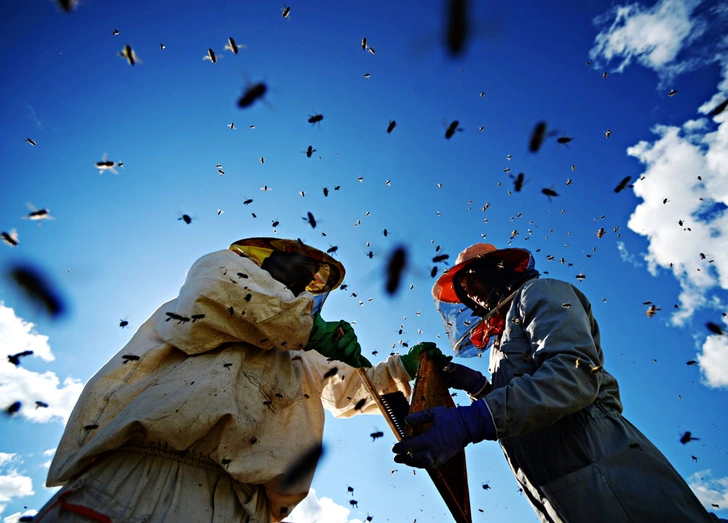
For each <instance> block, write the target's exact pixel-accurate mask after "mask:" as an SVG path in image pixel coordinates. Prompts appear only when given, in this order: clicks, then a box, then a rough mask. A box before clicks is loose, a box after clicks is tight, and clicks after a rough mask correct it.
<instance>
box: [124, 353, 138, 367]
mask: <svg viewBox="0 0 728 523" xmlns="http://www.w3.org/2000/svg"><path fill="white" fill-rule="evenodd" d="M121 359H122V360H124V362H123V365H126V364H127V363H129V362H130V361H139V360H140V359H141V358H140V357H139V356H137V355H136V354H124V355H123V356H122V357H121Z"/></svg>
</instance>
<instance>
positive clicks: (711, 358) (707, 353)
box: [698, 334, 728, 505]
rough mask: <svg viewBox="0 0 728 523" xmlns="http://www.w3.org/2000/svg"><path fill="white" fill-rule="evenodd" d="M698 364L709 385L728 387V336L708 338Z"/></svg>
mask: <svg viewBox="0 0 728 523" xmlns="http://www.w3.org/2000/svg"><path fill="white" fill-rule="evenodd" d="M698 363H699V364H700V369H701V371H702V373H703V378H704V379H705V382H706V384H707V385H709V386H710V387H728V336H726V335H725V334H723V335H711V336H708V337H707V338H706V339H705V342H704V343H703V352H702V353H701V354H698ZM727 505H728V504H727Z"/></svg>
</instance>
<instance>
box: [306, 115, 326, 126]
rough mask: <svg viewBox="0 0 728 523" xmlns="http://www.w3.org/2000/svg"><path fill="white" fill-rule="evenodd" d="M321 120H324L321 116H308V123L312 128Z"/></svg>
mask: <svg viewBox="0 0 728 523" xmlns="http://www.w3.org/2000/svg"><path fill="white" fill-rule="evenodd" d="M323 119H324V115H323V114H317V113H314V114H310V115H308V123H310V124H311V127H313V126H314V125H316V124H317V123H319V122H320V121H321V120H323Z"/></svg>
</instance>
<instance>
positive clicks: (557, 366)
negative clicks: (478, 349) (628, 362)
mask: <svg viewBox="0 0 728 523" xmlns="http://www.w3.org/2000/svg"><path fill="white" fill-rule="evenodd" d="M515 299H517V300H518V303H517V304H516V306H517V307H518V316H519V317H520V318H521V320H522V327H523V331H524V333H525V336H526V338H527V339H526V340H514V341H515V342H518V341H520V342H521V343H524V342H526V343H528V342H530V345H531V349H532V351H533V359H534V363H535V364H536V366H537V367H538V368H537V370H536V372H534V373H533V375H531V376H528V375H524V376H521V377H517V378H514V379H513V380H511V382H510V383H509V384H508V385H507V386H505V387H501V388H498V389H495V390H493V391H491V392H490V393H489V394H488V395H487V396H485V399H484V401H485V403H486V404H487V406H488V409H489V411H490V413H491V415H492V418H493V421H494V424H495V428H496V432H497V437H498V438H502V437H508V436H517V435H523V434H528V433H530V432H533V431H535V430H539V429H542V428H545V427H548V426H550V425H552V424H554V423H555V422H556V421H558V420H559V419H561V418H563V417H565V416H568V415H569V414H572V413H574V412H577V411H579V410H581V409H583V408H584V407H586V406H588V405H590V404H591V403H592V402H593V401H594V399H595V398H596V397H597V394H598V392H599V387H600V384H601V380H602V376H603V375H602V373H601V372H600V369H601V365H602V363H603V361H602V355H601V351H600V349H599V348H598V347H597V346H596V343H595V341H594V336H593V333H592V322H591V311H590V310H588V308H590V306H589V304H588V302H586V301H585V302H582V301H581V300H580V298H579V296H578V295H577V294H576V293H575V292H574V289H573V287H572V286H571V285H569V284H568V283H565V282H560V281H557V280H535V281H533V283H529V284H527V286H526V288H525V289H524V290H523V291H522V292H520V293H519V294H517V295H516V298H515ZM564 304H570V305H571V306H570V307H568V306H564ZM511 339H513V338H511ZM501 349H502V350H504V352H507V346H503V347H501ZM577 361H578V362H579V363H577Z"/></svg>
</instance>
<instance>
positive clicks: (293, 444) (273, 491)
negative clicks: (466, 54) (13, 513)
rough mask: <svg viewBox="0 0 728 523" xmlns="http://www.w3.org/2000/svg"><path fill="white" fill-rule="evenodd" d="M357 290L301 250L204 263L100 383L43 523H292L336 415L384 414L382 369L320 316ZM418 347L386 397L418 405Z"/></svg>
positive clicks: (69, 446) (66, 445)
mask: <svg viewBox="0 0 728 523" xmlns="http://www.w3.org/2000/svg"><path fill="white" fill-rule="evenodd" d="M343 279H344V267H343V266H342V265H341V264H340V263H339V262H338V261H336V260H335V259H333V258H332V257H331V256H329V255H327V254H325V253H323V252H321V251H319V250H317V249H314V248H312V247H309V246H307V245H304V244H303V243H300V242H299V241H294V240H283V239H276V238H249V239H244V240H240V241H238V242H235V243H234V244H233V245H231V246H230V248H229V249H226V250H222V251H218V252H213V253H211V254H207V255H205V256H203V257H202V258H200V259H199V260H197V261H196V262H195V263H194V265H193V266H192V267H191V269H190V270H189V271H188V273H187V278H186V281H185V283H184V285H183V286H182V288H181V289H180V292H179V296H178V297H177V298H175V299H173V300H171V301H169V302H167V303H165V304H164V305H162V306H161V307H160V308H159V309H158V310H157V311H156V312H155V313H154V314H153V315H152V316H151V317H150V318H149V319H148V320H147V321H146V322H145V323H144V324H143V325H142V326H141V327H140V328H139V330H138V331H137V332H136V333H135V334H134V336H133V337H132V339H131V340H130V341H129V343H128V344H127V345H126V346H125V347H124V348H123V349H122V350H121V351H120V352H119V353H117V354H116V355H115V356H114V357H113V358H112V359H111V360H110V361H109V362H108V363H107V364H106V365H105V366H104V367H103V368H102V369H101V370H100V371H99V372H98V373H97V374H96V375H95V376H94V377H93V378H91V380H90V381H89V382H88V383H87V384H86V386H85V388H84V390H83V393H82V394H81V397H80V398H79V401H78V403H77V404H76V406H75V408H74V410H73V413H72V414H71V417H70V419H69V421H68V424H67V426H66V428H65V432H64V434H63V437H62V439H61V442H60V444H59V445H58V449H57V450H56V454H55V457H54V458H53V462H52V464H51V467H50V471H49V473H48V480H47V485H48V486H49V487H53V486H59V485H62V488H61V490H60V491H59V492H58V493H57V494H56V495H55V496H54V497H53V498H51V500H50V501H48V503H46V505H45V506H44V507H43V508H42V509H41V510H40V512H39V513H38V515H37V516H36V518H35V521H44V522H45V521H89V520H91V521H113V522H120V521H124V522H132V521H150V522H162V521H166V522H169V521H194V522H196V523H199V522H206V521H209V522H226V523H227V522H233V521H235V522H254V523H269V522H271V521H280V520H281V519H283V518H284V517H285V516H286V515H287V514H289V513H290V512H291V511H292V510H293V508H294V507H295V506H296V504H298V503H299V502H300V501H301V500H302V499H303V498H305V497H306V495H307V494H308V491H309V486H310V485H311V481H312V478H313V474H314V469H315V459H314V463H313V465H312V466H308V467H306V466H304V467H303V468H302V469H301V470H298V469H296V467H295V466H294V465H295V464H296V463H297V462H298V461H299V460H300V458H301V457H302V456H305V455H306V453H307V452H309V451H310V450H311V449H315V448H316V447H317V446H319V445H320V444H321V441H322V433H323V427H324V411H323V407H324V406H325V407H326V408H327V409H328V410H329V411H330V412H331V413H332V414H333V415H334V416H336V417H343V418H346V417H349V416H352V415H354V414H357V413H373V412H378V410H377V407H376V405H375V403H374V402H373V400H371V398H369V396H368V394H367V390H366V389H365V387H364V385H363V383H362V382H361V380H360V379H359V378H358V376H357V373H356V372H354V370H353V369H352V368H351V367H371V364H370V363H369V362H368V361H367V360H366V359H365V358H364V357H363V356H361V348H360V346H359V343H358V341H357V337H356V334H355V333H354V330H353V329H352V327H351V325H350V324H348V323H346V322H344V321H340V322H326V321H324V320H323V319H322V318H321V316H320V314H319V312H320V310H321V307H322V305H323V302H324V301H325V299H326V296H327V295H328V293H329V292H330V291H332V290H334V289H335V288H337V287H338V286H339V284H340V283H341V282H342V281H343ZM311 349H313V350H311ZM418 350H419V349H414V350H413V351H411V352H412V354H407V355H403V356H402V357H401V358H400V356H399V355H394V356H390V357H389V359H387V361H385V362H382V363H380V364H378V365H376V366H375V367H373V368H371V369H369V370H368V371H367V375H368V376H369V378H370V379H371V381H372V382H373V384H374V386H375V387H376V388H377V389H378V391H379V392H380V393H387V392H394V391H401V392H402V393H404V394H405V395H406V396H407V397H409V394H410V385H409V381H410V375H409V374H408V372H407V370H406V367H405V364H406V365H407V366H408V367H409V368H410V372H411V373H412V375H414V372H415V371H414V370H412V369H413V368H416V361H417V357H418V354H419V353H418ZM413 366H414V367H413ZM334 367H337V368H338V372H335V370H334ZM363 398H367V400H366V403H365V404H364V406H363V407H361V408H360V409H355V406H356V405H357V403H358V402H359V401H360V400H361V399H363ZM314 458H315V456H314ZM304 464H305V461H304ZM299 468H300V467H299ZM292 469H296V471H295V472H292ZM292 473H293V474H294V476H293V477H291V474H292Z"/></svg>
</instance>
